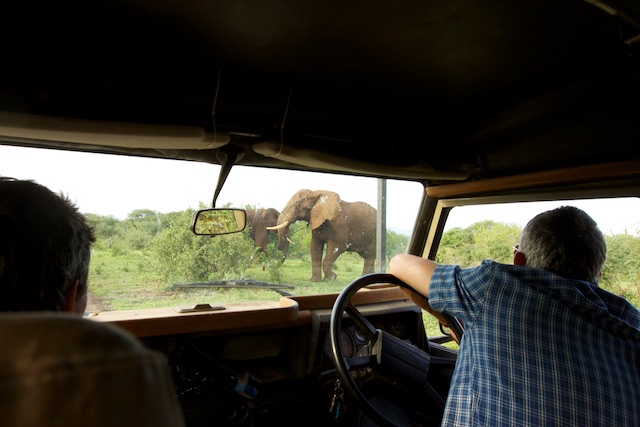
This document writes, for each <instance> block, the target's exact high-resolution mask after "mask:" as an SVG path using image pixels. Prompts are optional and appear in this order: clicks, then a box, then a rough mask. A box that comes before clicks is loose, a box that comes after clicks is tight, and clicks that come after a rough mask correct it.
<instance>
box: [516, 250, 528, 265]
mask: <svg viewBox="0 0 640 427" xmlns="http://www.w3.org/2000/svg"><path fill="white" fill-rule="evenodd" d="M513 265H527V257H526V256H525V255H524V254H523V253H522V252H520V251H516V252H515V253H514V254H513Z"/></svg>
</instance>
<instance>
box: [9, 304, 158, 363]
mask: <svg viewBox="0 0 640 427" xmlns="http://www.w3.org/2000/svg"><path fill="white" fill-rule="evenodd" d="M0 341H2V342H5V343H6V342H10V343H12V346H11V348H12V351H11V353H13V354H12V355H10V354H9V352H6V351H5V352H2V355H0V358H3V356H7V357H15V352H23V353H24V354H23V356H24V357H30V356H33V357H35V356H37V355H38V354H49V355H50V356H53V355H54V354H56V353H59V354H61V355H69V354H72V353H73V352H74V351H76V350H78V351H79V350H81V351H82V354H84V355H85V357H86V356H91V355H92V354H95V355H101V354H104V352H105V350H107V349H108V351H110V352H114V351H119V352H122V351H130V352H141V351H145V350H146V347H145V346H144V345H143V344H142V343H141V342H140V341H139V340H138V339H137V338H136V337H135V336H133V335H132V334H131V333H129V332H128V331H126V330H124V329H122V328H120V327H118V326H115V325H110V324H108V323H99V322H95V321H92V320H88V319H85V318H82V317H79V316H77V315H72V314H66V313H59V312H25V313H2V314H0Z"/></svg>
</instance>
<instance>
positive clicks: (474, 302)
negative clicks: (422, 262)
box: [429, 261, 495, 324]
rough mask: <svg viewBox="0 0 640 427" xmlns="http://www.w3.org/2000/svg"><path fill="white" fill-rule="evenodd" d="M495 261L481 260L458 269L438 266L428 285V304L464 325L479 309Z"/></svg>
mask: <svg viewBox="0 0 640 427" xmlns="http://www.w3.org/2000/svg"><path fill="white" fill-rule="evenodd" d="M494 266H495V263H494V262H492V261H483V262H482V263H481V264H480V265H479V266H477V267H472V268H466V269H463V268H460V267H459V266H456V265H438V266H437V267H436V269H435V271H434V272H433V275H432V277H431V283H430V285H429V305H430V306H431V307H432V308H433V309H434V310H436V311H439V312H441V313H447V314H450V315H452V316H454V317H457V318H459V319H462V320H463V321H464V322H465V323H467V324H472V323H473V322H474V320H475V319H476V318H477V317H478V315H479V314H480V312H481V311H482V307H483V303H484V301H485V299H486V295H487V292H488V288H489V286H490V285H491V283H492V281H493V278H494V276H495V271H494Z"/></svg>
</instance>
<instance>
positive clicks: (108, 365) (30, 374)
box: [0, 312, 184, 427]
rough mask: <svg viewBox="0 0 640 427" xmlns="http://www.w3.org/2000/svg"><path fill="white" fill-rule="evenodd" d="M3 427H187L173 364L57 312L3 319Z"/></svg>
mask: <svg viewBox="0 0 640 427" xmlns="http://www.w3.org/2000/svg"><path fill="white" fill-rule="evenodd" d="M0 417H1V421H0V424H2V426H4V427H13V426H16V427H17V426H20V427H23V426H38V427H43V426H53V427H56V426H60V427H63V426H64V427H73V426H83V427H86V426H92V427H94V426H109V427H114V426H118V427H120V426H154V427H158V426H183V425H184V420H183V414H182V410H181V408H180V405H179V403H178V400H177V398H176V395H175V389H174V387H173V382H172V379H171V376H170V372H169V368H168V365H167V361H166V359H165V357H164V355H162V354H161V353H158V352H155V351H152V350H150V349H148V348H147V347H145V346H144V345H143V344H142V343H141V342H140V341H139V340H138V339H137V338H136V337H134V336H133V335H131V334H130V333H128V332H127V331H125V330H123V329H121V328H119V327H117V326H114V325H110V324H106V323H98V322H94V321H92V320H88V319H83V318H80V317H77V316H73V315H67V314H63V313H53V312H39V313H3V314H0Z"/></svg>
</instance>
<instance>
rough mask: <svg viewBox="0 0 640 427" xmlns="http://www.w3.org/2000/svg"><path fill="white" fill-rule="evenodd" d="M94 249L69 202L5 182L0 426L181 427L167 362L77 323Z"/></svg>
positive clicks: (0, 211) (105, 330)
mask: <svg viewBox="0 0 640 427" xmlns="http://www.w3.org/2000/svg"><path fill="white" fill-rule="evenodd" d="M94 242H95V236H94V232H93V230H92V228H91V227H90V226H89V225H88V223H87V221H86V220H85V218H84V216H83V215H82V214H81V213H80V212H79V211H78V209H77V208H76V206H75V205H74V204H73V203H72V202H71V201H70V200H69V199H68V198H67V197H65V196H63V195H62V194H60V195H57V194H55V193H53V192H51V191H50V190H49V189H47V188H46V187H44V186H42V185H40V184H37V183H36V182H34V181H28V180H26V181H22V180H16V179H13V178H6V177H0V342H1V343H2V351H0V366H2V369H0V413H1V414H2V425H3V426H7V427H12V426H16V427H18V426H20V427H23V426H34V427H35V426H60V427H62V426H64V427H73V426H78V427H80V426H85V425H90V426H104V427H107V426H149V427H151V426H153V427H158V426H171V427H180V426H183V425H184V417H183V414H182V410H181V407H180V404H179V402H178V399H177V396H176V393H175V388H174V385H173V379H172V377H171V373H170V370H169V365H168V363H167V360H166V357H165V356H164V355H163V354H162V353H159V352H156V351H154V350H151V349H149V348H147V347H146V346H145V345H144V344H143V343H142V342H141V341H140V340H138V339H137V338H136V337H135V336H133V335H132V334H130V333H129V332H128V331H126V330H124V329H123V328H120V327H118V326H116V325H110V324H107V323H101V322H97V321H93V320H89V319H87V318H83V317H81V316H79V314H81V313H83V312H84V310H85V307H86V304H87V278H88V275H89V259H90V256H91V245H92V244H93V243H94Z"/></svg>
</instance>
